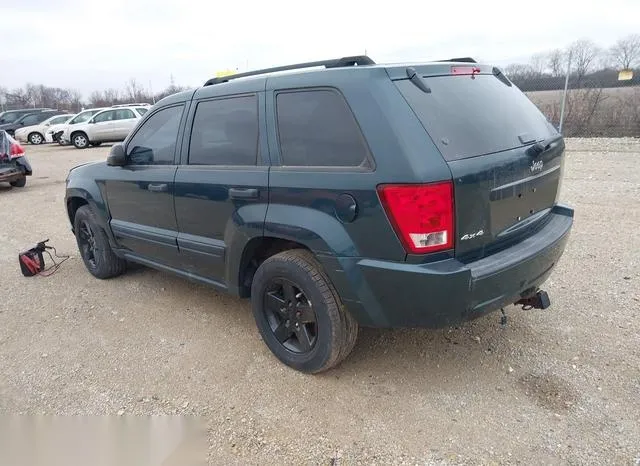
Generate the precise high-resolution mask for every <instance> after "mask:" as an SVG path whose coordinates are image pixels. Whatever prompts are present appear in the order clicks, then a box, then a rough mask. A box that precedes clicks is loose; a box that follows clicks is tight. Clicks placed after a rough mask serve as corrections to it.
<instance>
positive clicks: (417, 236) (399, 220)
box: [378, 181, 454, 254]
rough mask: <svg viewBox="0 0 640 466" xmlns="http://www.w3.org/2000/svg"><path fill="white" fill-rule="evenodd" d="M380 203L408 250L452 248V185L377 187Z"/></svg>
mask: <svg viewBox="0 0 640 466" xmlns="http://www.w3.org/2000/svg"><path fill="white" fill-rule="evenodd" d="M378 195H379V196H380V202H381V203H382V206H383V207H384V209H385V211H386V212H387V216H388V217H389V220H390V222H391V224H392V225H393V228H394V229H395V231H396V233H397V234H398V236H399V237H400V239H401V240H402V243H403V245H404V247H405V249H406V250H407V252H409V253H413V254H425V253H428V252H435V251H442V250H444V249H451V248H453V215H454V214H453V212H454V210H453V185H452V183H451V181H444V182H440V183H432V184H420V185H412V184H393V185H381V186H379V187H378Z"/></svg>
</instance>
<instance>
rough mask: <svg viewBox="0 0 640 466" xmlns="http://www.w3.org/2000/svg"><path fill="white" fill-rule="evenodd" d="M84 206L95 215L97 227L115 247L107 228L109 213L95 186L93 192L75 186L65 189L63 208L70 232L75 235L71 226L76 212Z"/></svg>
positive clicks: (111, 234) (109, 230) (109, 229)
mask: <svg viewBox="0 0 640 466" xmlns="http://www.w3.org/2000/svg"><path fill="white" fill-rule="evenodd" d="M85 205H88V206H89V208H91V210H92V211H93V212H94V213H95V214H96V218H97V219H98V221H99V226H100V227H101V228H102V229H103V230H104V231H105V233H106V234H107V237H108V238H109V241H110V243H111V245H112V246H113V247H115V245H116V242H115V238H114V236H113V233H112V232H111V228H109V213H108V210H107V206H106V204H105V202H104V200H103V199H102V195H101V193H100V190H99V189H98V186H97V185H96V186H95V189H94V190H90V189H86V188H84V187H77V186H76V187H68V188H67V194H66V199H65V206H66V209H67V216H68V218H69V222H70V223H71V231H72V232H73V233H74V234H75V231H73V225H74V220H75V215H76V212H77V211H78V209H79V208H80V207H82V206H85Z"/></svg>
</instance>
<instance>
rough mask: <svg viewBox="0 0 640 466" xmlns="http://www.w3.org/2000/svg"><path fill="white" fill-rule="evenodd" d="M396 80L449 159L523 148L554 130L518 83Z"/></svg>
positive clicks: (465, 78) (489, 78)
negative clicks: (425, 89)
mask: <svg viewBox="0 0 640 466" xmlns="http://www.w3.org/2000/svg"><path fill="white" fill-rule="evenodd" d="M423 80H424V82H425V84H426V85H427V86H428V87H429V89H430V90H431V92H430V93H425V92H423V91H422V90H420V89H419V88H418V87H417V86H415V85H414V84H413V83H412V82H411V81H409V80H402V81H396V82H395V84H396V86H397V87H398V89H399V90H400V92H401V93H402V95H403V96H404V98H405V99H406V100H407V102H408V103H409V105H410V106H411V108H412V109H413V111H414V112H415V114H416V115H417V117H418V118H419V119H420V122H421V123H422V125H423V126H424V128H425V129H426V130H427V133H429V136H431V139H433V142H434V143H435V144H436V146H438V149H439V150H440V152H441V153H442V155H443V157H444V158H445V159H446V160H447V161H451V160H458V159H464V158H467V157H474V156H477V155H484V154H491V153H494V152H499V151H503V150H508V149H513V148H516V147H520V146H522V145H524V144H530V143H532V142H534V141H536V140H537V141H540V140H543V139H546V138H548V137H550V136H552V135H553V134H555V129H554V128H553V126H551V124H550V123H549V122H548V121H547V119H546V118H545V117H544V115H543V114H542V113H541V112H540V111H539V110H538V108H537V107H536V106H535V105H534V104H533V103H532V102H531V101H530V100H529V99H528V98H527V97H526V96H525V95H524V94H523V93H522V92H521V91H520V90H519V89H518V88H517V87H515V86H507V85H506V84H504V83H503V82H502V81H500V80H499V79H498V78H497V77H495V76H494V75H492V74H484V75H475V76H474V77H473V78H472V77H471V76H469V75H462V76H434V77H426V78H423Z"/></svg>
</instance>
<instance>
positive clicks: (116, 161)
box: [107, 143, 127, 167]
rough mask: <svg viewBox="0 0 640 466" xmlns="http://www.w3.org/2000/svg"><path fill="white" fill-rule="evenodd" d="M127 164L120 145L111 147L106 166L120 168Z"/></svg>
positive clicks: (125, 155) (122, 147)
mask: <svg viewBox="0 0 640 466" xmlns="http://www.w3.org/2000/svg"><path fill="white" fill-rule="evenodd" d="M126 163H127V154H125V152H124V146H123V145H122V143H118V144H114V145H113V146H111V152H109V156H108V157H107V165H109V166H110V167H122V166H124V165H126Z"/></svg>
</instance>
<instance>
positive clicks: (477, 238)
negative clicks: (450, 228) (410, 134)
mask: <svg viewBox="0 0 640 466" xmlns="http://www.w3.org/2000/svg"><path fill="white" fill-rule="evenodd" d="M414 72H415V74H416V76H414V77H413V78H412V79H407V78H405V79H394V82H395V84H396V86H397V88H398V89H399V90H400V92H401V93H402V95H403V96H404V98H405V99H406V101H407V103H408V104H409V105H410V106H411V108H412V109H413V111H414V113H415V114H416V116H417V117H418V118H419V120H420V121H421V123H422V125H423V126H424V128H425V130H426V131H427V133H428V134H429V136H430V137H431V139H432V140H433V142H434V143H435V145H436V146H437V147H438V149H439V150H440V153H441V154H442V156H443V157H444V159H445V160H446V161H447V163H448V165H449V168H450V169H451V174H452V179H453V186H454V203H455V216H456V219H455V232H454V235H455V243H454V244H455V254H456V257H458V258H459V259H461V260H463V261H466V260H475V259H478V258H480V257H483V256H485V255H487V254H490V253H491V252H493V251H496V250H499V249H502V248H504V247H506V246H508V245H509V244H512V243H513V242H515V241H518V240H519V239H522V238H523V237H525V236H527V235H530V234H532V233H533V232H535V231H536V230H537V227H541V226H542V224H543V223H544V220H545V217H546V216H547V215H546V214H547V213H548V212H549V210H550V208H551V207H552V206H553V205H554V203H555V202H556V198H557V195H558V191H559V187H560V182H561V174H562V163H563V158H564V157H563V154H564V141H563V139H562V137H561V136H560V135H559V134H558V132H557V131H556V130H555V128H554V127H553V126H552V125H551V124H550V123H549V121H548V120H547V119H546V118H545V117H544V115H542V113H541V112H540V111H539V110H538V109H537V107H536V106H535V105H534V104H533V103H532V102H531V101H530V100H529V99H528V98H527V97H526V96H525V95H524V94H523V93H522V92H521V91H520V90H519V89H518V88H517V87H516V86H515V85H513V84H512V83H511V82H509V81H508V79H507V78H506V77H505V76H504V75H503V74H502V73H501V72H500V71H499V70H498V69H496V68H492V67H487V66H481V65H476V64H475V63H474V64H471V63H445V64H442V63H439V64H433V65H424V66H421V67H414V68H409V70H408V71H406V74H405V77H406V76H411V75H412V74H413V73H414ZM390 74H391V75H392V73H390ZM392 78H394V76H393V75H392Z"/></svg>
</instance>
